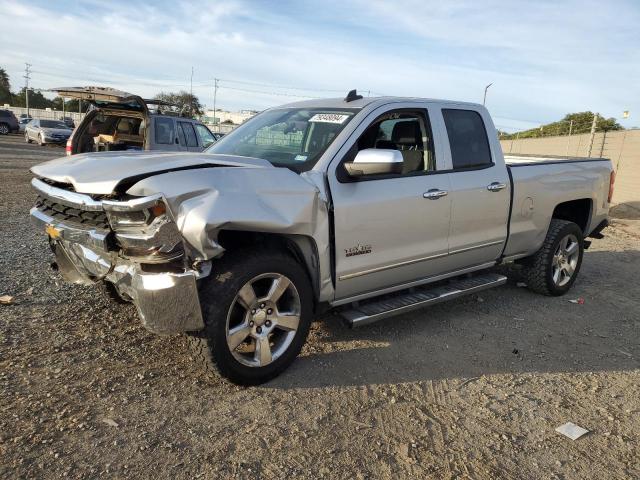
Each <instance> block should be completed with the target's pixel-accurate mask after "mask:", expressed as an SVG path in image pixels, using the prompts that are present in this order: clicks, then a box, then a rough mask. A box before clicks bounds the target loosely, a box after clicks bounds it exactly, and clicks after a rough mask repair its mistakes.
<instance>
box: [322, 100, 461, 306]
mask: <svg viewBox="0 0 640 480" xmlns="http://www.w3.org/2000/svg"><path fill="white" fill-rule="evenodd" d="M356 133H358V134H359V136H358V140H357V141H355V142H354V143H353V145H351V146H350V150H349V153H348V154H347V155H345V156H344V158H343V159H342V160H341V162H340V164H338V165H337V167H336V169H335V172H334V173H335V174H334V175H329V184H330V189H331V196H332V199H333V209H334V212H333V214H334V224H335V245H336V248H335V270H336V299H337V300H340V299H345V298H348V297H352V296H356V295H359V294H366V293H368V292H373V291H376V290H378V289H381V288H386V287H389V286H397V285H401V284H404V283H407V282H411V281H413V280H418V279H421V278H424V277H427V276H432V275H437V274H439V273H442V272H444V271H446V270H447V267H446V260H447V259H446V257H447V253H448V243H447V237H448V232H449V213H450V204H451V198H450V197H449V196H448V195H447V192H448V191H449V188H450V187H449V177H448V175H447V174H446V173H442V174H439V173H438V171H437V170H438V169H437V164H438V162H437V157H436V151H435V149H434V142H433V136H432V132H431V127H430V123H429V117H428V111H427V109H426V108H425V109H415V108H411V109H393V110H389V111H386V112H383V113H377V116H375V117H374V119H373V120H372V121H371V122H369V123H365V125H364V126H361V127H359V130H357V131H356ZM346 148H349V146H347V147H346ZM366 148H383V149H395V150H400V151H401V152H402V156H403V171H402V173H398V174H391V175H385V176H382V177H380V176H376V177H373V176H372V177H360V178H358V179H353V178H350V177H348V176H347V175H346V173H345V171H344V167H343V166H342V163H344V162H345V161H350V160H351V159H352V158H353V157H354V156H355V154H356V153H357V151H359V150H362V149H366ZM434 192H443V193H440V194H435V195H434V194H433V193H434Z"/></svg>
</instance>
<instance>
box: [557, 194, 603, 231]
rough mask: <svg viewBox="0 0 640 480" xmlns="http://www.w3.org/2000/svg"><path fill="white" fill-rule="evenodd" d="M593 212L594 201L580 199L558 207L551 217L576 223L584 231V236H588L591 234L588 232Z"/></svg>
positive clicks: (560, 204)
mask: <svg viewBox="0 0 640 480" xmlns="http://www.w3.org/2000/svg"><path fill="white" fill-rule="evenodd" d="M592 211H593V200H592V199H591V198H579V199H576V200H569V201H567V202H562V203H559V204H558V205H556V207H555V208H554V209H553V214H552V215H551V217H552V218H555V219H558V220H567V221H569V222H573V223H575V224H576V225H578V227H580V230H582V234H583V236H586V235H587V234H588V233H589V232H588V231H587V230H588V229H589V224H590V222H591V215H592Z"/></svg>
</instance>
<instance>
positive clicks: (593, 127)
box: [587, 113, 598, 157]
mask: <svg viewBox="0 0 640 480" xmlns="http://www.w3.org/2000/svg"><path fill="white" fill-rule="evenodd" d="M597 125H598V114H597V113H595V114H594V115H593V122H592V123H591V134H590V135H589V151H588V152H587V157H590V156H591V150H592V149H593V139H594V138H595V136H596V126H597Z"/></svg>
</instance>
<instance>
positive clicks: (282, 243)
mask: <svg viewBox="0 0 640 480" xmlns="http://www.w3.org/2000/svg"><path fill="white" fill-rule="evenodd" d="M217 241H218V243H219V245H220V246H221V247H223V248H224V249H225V251H233V250H237V249H241V248H244V247H251V248H255V247H256V246H257V245H259V246H262V247H264V248H269V249H275V250H280V251H285V252H287V253H288V254H289V255H291V256H292V257H293V258H294V259H295V260H296V261H297V262H298V263H299V264H300V265H302V267H303V268H304V270H305V272H306V274H307V277H308V278H309V282H310V283H311V287H312V290H313V295H314V304H315V303H317V302H318V298H319V296H320V275H319V270H320V269H319V254H318V247H317V245H316V242H315V240H314V239H313V238H312V237H310V236H307V235H293V234H283V233H269V232H256V231H245V230H220V232H219V233H218V238H217ZM214 261H215V260H214Z"/></svg>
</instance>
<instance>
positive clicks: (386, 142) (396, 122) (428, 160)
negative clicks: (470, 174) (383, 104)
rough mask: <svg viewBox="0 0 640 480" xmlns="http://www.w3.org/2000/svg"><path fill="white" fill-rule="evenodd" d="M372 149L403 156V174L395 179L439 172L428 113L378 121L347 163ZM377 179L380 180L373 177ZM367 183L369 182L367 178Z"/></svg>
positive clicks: (384, 117)
mask: <svg viewBox="0 0 640 480" xmlns="http://www.w3.org/2000/svg"><path fill="white" fill-rule="evenodd" d="M368 148H375V149H387V150H399V151H400V152H401V153H402V160H403V165H402V173H401V174H394V175H392V176H398V175H412V174H413V175H415V174H420V173H427V172H432V171H435V169H436V161H435V155H434V148H433V137H432V134H431V126H430V124H429V119H428V116H427V112H426V110H393V111H391V112H387V113H385V114H383V115H381V116H380V117H378V118H376V119H375V120H374V121H373V122H372V123H371V125H370V126H369V128H367V129H366V130H365V131H364V133H363V134H362V135H361V136H360V138H359V139H358V141H357V143H356V145H355V146H354V148H352V149H351V151H350V153H349V154H348V155H347V158H345V161H352V160H353V158H355V156H356V154H357V153H358V152H359V151H360V150H365V149H368ZM374 178H379V177H373V176H372V177H371V179H374ZM363 179H365V180H366V178H365V177H363ZM341 181H342V180H341ZM347 181H348V180H347Z"/></svg>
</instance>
